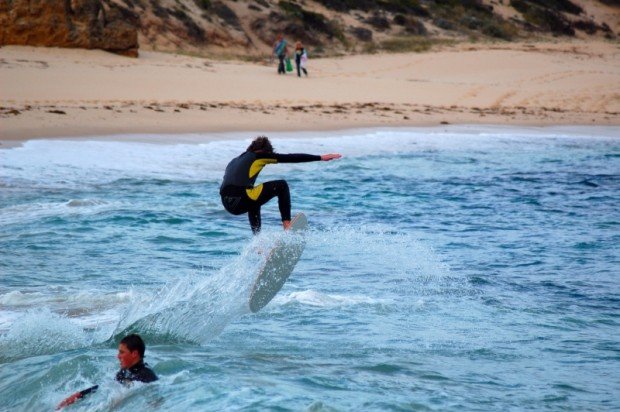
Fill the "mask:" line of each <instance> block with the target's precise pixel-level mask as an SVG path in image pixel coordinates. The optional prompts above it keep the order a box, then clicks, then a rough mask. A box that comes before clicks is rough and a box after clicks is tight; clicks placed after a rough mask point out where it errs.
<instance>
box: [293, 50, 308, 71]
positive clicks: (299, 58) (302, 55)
mask: <svg viewBox="0 0 620 412" xmlns="http://www.w3.org/2000/svg"><path fill="white" fill-rule="evenodd" d="M307 61H308V54H307V53H306V49H305V48H304V47H303V46H302V45H301V42H300V41H298V42H297V43H295V66H297V77H301V70H303V71H304V74H305V75H306V77H308V71H307V70H306V62H307Z"/></svg>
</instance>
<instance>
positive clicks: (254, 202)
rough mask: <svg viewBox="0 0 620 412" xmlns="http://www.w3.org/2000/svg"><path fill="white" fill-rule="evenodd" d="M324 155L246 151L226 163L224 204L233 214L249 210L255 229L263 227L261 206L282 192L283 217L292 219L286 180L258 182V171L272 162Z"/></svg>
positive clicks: (299, 159) (279, 199) (281, 210)
mask: <svg viewBox="0 0 620 412" xmlns="http://www.w3.org/2000/svg"><path fill="white" fill-rule="evenodd" d="M319 160H321V156H317V155H309V154H278V153H262V152H245V153H242V154H241V155H240V156H238V157H236V158H234V159H233V160H231V161H230V163H228V166H226V172H225V173H224V181H223V182H222V185H221V186H220V196H221V197H222V204H223V205H224V208H225V209H226V210H227V211H228V212H230V213H232V214H233V215H240V214H243V213H247V214H248V218H249V220H250V226H251V227H252V232H254V233H258V232H259V231H260V227H261V217H260V207H261V206H262V205H264V204H265V203H267V202H268V201H269V200H271V199H273V198H274V197H275V196H278V207H279V208H280V215H281V217H282V221H285V220H291V195H290V192H289V188H288V184H287V183H286V181H285V180H274V181H270V182H265V183H261V184H259V185H257V186H254V183H255V182H256V178H257V177H258V174H259V173H260V172H261V170H263V167H265V166H266V165H268V164H272V163H302V162H316V161H319Z"/></svg>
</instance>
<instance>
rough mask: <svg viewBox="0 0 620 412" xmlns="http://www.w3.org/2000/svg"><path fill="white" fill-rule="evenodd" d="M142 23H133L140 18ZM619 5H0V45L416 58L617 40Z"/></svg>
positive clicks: (493, 0)
mask: <svg viewBox="0 0 620 412" xmlns="http://www.w3.org/2000/svg"><path fill="white" fill-rule="evenodd" d="M138 16H139V17H138ZM619 26H620V0H0V44H28V45H41V46H61V47H85V48H100V49H104V50H109V51H114V52H116V53H122V54H128V55H136V53H137V49H138V42H139V44H140V47H142V48H143V49H146V50H158V51H172V52H182V53H190V54H199V55H209V56H215V55H219V56H221V57H236V58H239V57H241V58H249V59H256V58H263V57H264V56H266V55H269V54H270V51H271V48H272V45H273V42H274V39H275V38H276V36H277V34H279V33H283V34H284V35H285V36H286V38H287V39H289V41H297V40H299V41H302V42H303V43H304V44H305V46H306V47H307V48H308V49H309V50H310V52H311V53H312V55H313V56H321V55H338V54H351V53H373V52H376V51H423V50H426V49H428V48H430V47H432V46H433V45H434V44H437V43H441V42H446V41H448V42H451V41H456V42H460V41H480V40H497V41H512V40H519V39H525V38H527V39H530V38H532V37H539V36H565V37H581V38H587V37H592V36H598V37H604V38H608V39H615V38H616V36H617V35H618V30H619Z"/></svg>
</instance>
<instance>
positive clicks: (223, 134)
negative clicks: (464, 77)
mask: <svg viewBox="0 0 620 412" xmlns="http://www.w3.org/2000/svg"><path fill="white" fill-rule="evenodd" d="M515 130H518V132H519V134H520V135H524V136H527V135H530V134H531V135H534V136H537V137H540V134H541V132H543V133H550V134H552V135H553V137H554V138H559V137H567V138H571V137H584V136H588V137H589V138H601V139H615V138H620V126H617V125H569V124H564V125H562V124H555V125H553V124H547V125H535V124H527V125H526V124H491V123H486V124H480V123H476V124H474V123H470V124H444V125H417V126H366V127H342V128H338V129H314V130H296V131H295V133H294V134H293V133H291V131H286V130H271V131H264V130H263V131H257V130H226V131H213V132H184V133H161V132H160V133H118V134H97V135H88V136H79V135H73V136H56V137H40V138H37V137H33V138H27V139H13V140H6V139H0V150H2V149H13V148H17V147H21V146H22V145H23V144H24V143H26V142H28V141H36V140H59V141H100V142H133V143H149V144H162V145H171V144H189V145H192V144H204V143H210V142H219V141H231V140H248V141H249V140H251V139H253V138H255V137H256V136H259V135H261V134H265V135H267V136H268V137H269V138H271V139H272V140H278V139H314V138H317V139H320V138H325V137H339V136H350V135H362V134H368V133H378V132H396V133H398V132H408V131H411V132H412V133H429V134H436V133H450V134H455V135H459V134H463V135H472V134H478V135H484V134H496V135H498V136H501V135H506V134H509V135H511V136H513V132H514V131H515Z"/></svg>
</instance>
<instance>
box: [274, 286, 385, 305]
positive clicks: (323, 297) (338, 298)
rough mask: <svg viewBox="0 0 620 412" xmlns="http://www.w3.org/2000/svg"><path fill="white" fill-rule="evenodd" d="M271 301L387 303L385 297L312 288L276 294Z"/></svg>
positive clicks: (331, 303) (317, 303)
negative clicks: (325, 291) (328, 292)
mask: <svg viewBox="0 0 620 412" xmlns="http://www.w3.org/2000/svg"><path fill="white" fill-rule="evenodd" d="M273 302H274V303H275V304H276V305H287V304H290V303H299V304H302V305H308V306H316V307H322V308H334V307H342V306H356V305H376V304H381V305H383V304H388V303H389V302H388V301H387V300H385V299H374V298H371V297H368V296H362V295H339V294H327V293H321V292H318V291H315V290H312V289H309V290H304V291H300V292H293V293H290V294H288V295H284V296H276V298H274V300H273Z"/></svg>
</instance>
